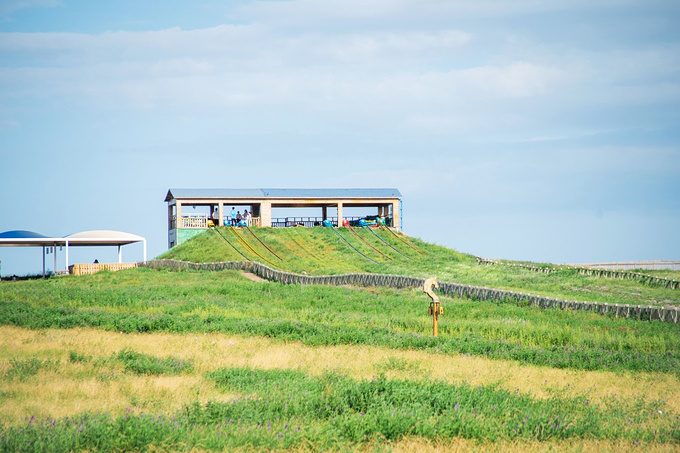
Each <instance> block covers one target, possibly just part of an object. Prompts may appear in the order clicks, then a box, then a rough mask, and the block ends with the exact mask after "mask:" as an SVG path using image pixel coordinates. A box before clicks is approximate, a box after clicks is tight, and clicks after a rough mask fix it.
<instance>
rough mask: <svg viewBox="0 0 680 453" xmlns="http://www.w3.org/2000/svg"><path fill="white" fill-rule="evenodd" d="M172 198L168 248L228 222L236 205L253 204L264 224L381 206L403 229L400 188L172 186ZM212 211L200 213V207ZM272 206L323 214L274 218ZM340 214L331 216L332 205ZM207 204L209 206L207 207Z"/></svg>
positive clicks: (315, 220) (312, 221)
mask: <svg viewBox="0 0 680 453" xmlns="http://www.w3.org/2000/svg"><path fill="white" fill-rule="evenodd" d="M165 201H166V202H167V203H168V248H172V247H174V246H175V245H178V244H181V243H182V242H184V241H186V240H187V239H189V238H191V237H193V236H195V235H196V234H198V233H201V232H202V231H204V230H205V229H207V228H208V227H209V226H210V225H214V224H217V225H227V224H229V222H230V221H231V216H230V215H229V212H230V210H231V207H232V206H239V207H241V206H245V207H249V209H250V212H251V214H252V225H255V226H262V227H287V226H316V225H321V224H322V222H323V221H324V220H328V221H330V222H332V223H333V224H334V225H336V226H337V225H342V221H343V220H345V219H347V220H352V218H349V217H347V216H344V215H343V208H355V207H361V208H375V209H376V211H375V212H376V216H378V217H383V218H385V219H386V222H387V224H388V225H389V226H391V227H392V228H396V229H398V230H400V229H401V203H402V195H401V193H399V191H398V190H397V189H392V188H389V189H384V188H377V189H376V188H374V189H170V190H169V191H168V194H167V195H166V197H165ZM199 206H202V207H208V211H209V214H208V213H205V212H203V213H199V214H195V213H194V212H195V209H187V208H196V207H199ZM272 208H319V209H320V216H318V217H286V218H272ZM329 208H331V209H335V210H336V212H337V215H336V216H334V217H329V215H328V213H329V211H328V209H329ZM204 209H205V208H204Z"/></svg>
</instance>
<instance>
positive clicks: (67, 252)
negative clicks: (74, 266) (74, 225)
mask: <svg viewBox="0 0 680 453" xmlns="http://www.w3.org/2000/svg"><path fill="white" fill-rule="evenodd" d="M66 271H67V272H68V239H67V240H66Z"/></svg>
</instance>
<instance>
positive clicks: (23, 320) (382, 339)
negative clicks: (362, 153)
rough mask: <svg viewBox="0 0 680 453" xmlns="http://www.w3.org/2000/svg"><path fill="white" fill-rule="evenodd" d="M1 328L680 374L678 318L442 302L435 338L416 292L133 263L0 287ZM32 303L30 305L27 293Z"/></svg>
mask: <svg viewBox="0 0 680 453" xmlns="http://www.w3.org/2000/svg"><path fill="white" fill-rule="evenodd" d="M2 299H3V300H4V301H5V302H4V303H2V304H0V323H2V324H5V325H16V326H21V327H28V328H70V327H78V326H88V327H96V328H101V329H106V330H113V331H121V332H141V333H143V332H223V333H231V334H243V335H251V336H267V337H271V338H277V339H280V340H284V341H301V342H303V343H304V344H308V345H332V344H366V345H378V346H387V347H392V348H399V349H421V350H428V351H436V352H438V353H442V354H456V353H463V354H473V355H481V356H487V357H490V358H497V359H512V360H517V361H520V362H522V363H528V364H536V365H544V366H550V367H557V368H573V369H583V370H595V369H607V370H628V371H658V372H666V373H676V374H677V373H680V335H679V334H678V328H677V326H675V325H671V324H668V323H661V322H645V321H634V320H627V319H616V318H612V317H606V316H602V315H599V314H594V313H589V312H571V311H561V310H557V309H551V310H541V309H539V308H535V307H523V306H520V305H518V304H510V303H493V302H475V301H470V300H458V299H452V298H447V297H444V298H442V302H443V304H444V306H445V308H446V314H445V316H443V317H442V318H441V319H440V326H439V332H440V336H439V338H433V337H432V336H431V332H432V324H431V323H432V320H431V318H430V317H429V316H427V306H428V303H429V299H428V298H427V296H426V295H425V294H423V293H422V292H420V291H417V290H393V289H387V288H378V289H372V288H366V289H357V288H344V287H322V286H299V285H289V286H286V285H282V284H278V283H258V282H252V281H250V280H247V279H245V278H243V277H241V276H240V275H239V273H238V272H236V271H223V272H195V271H184V272H170V271H155V270H151V269H144V268H140V269H134V270H129V271H122V272H118V273H100V274H96V275H92V276H84V277H68V278H60V279H52V280H48V281H26V282H16V283H15V284H12V285H7V286H6V287H4V288H3V292H2ZM26 299H28V300H26Z"/></svg>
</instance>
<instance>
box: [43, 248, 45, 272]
mask: <svg viewBox="0 0 680 453" xmlns="http://www.w3.org/2000/svg"><path fill="white" fill-rule="evenodd" d="M43 278H45V246H44V245H43Z"/></svg>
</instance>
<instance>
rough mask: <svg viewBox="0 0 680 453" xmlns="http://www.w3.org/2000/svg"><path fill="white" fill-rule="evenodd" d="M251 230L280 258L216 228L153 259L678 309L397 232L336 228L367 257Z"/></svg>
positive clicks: (668, 300) (298, 231) (637, 292)
mask: <svg viewBox="0 0 680 453" xmlns="http://www.w3.org/2000/svg"><path fill="white" fill-rule="evenodd" d="M253 231H254V232H255V234H256V236H257V237H258V238H259V239H260V240H262V242H263V243H264V244H266V245H267V247H269V248H270V249H271V250H272V251H273V252H274V253H275V254H276V255H278V256H279V257H281V258H283V259H282V260H279V259H278V258H276V257H275V256H274V255H273V254H272V253H271V252H270V251H269V250H267V248H265V247H264V246H263V245H261V244H260V243H259V242H258V240H257V239H255V238H254V237H253V236H252V235H250V233H249V232H247V231H245V230H239V234H240V235H241V237H242V239H243V241H245V242H246V243H247V244H248V246H249V247H251V248H252V250H249V249H248V246H246V245H244V244H243V243H242V242H241V241H240V240H239V238H238V237H236V236H234V234H233V233H231V232H230V231H228V230H227V229H225V228H220V229H219V231H215V230H209V231H207V232H206V233H205V234H201V235H199V236H196V237H195V238H192V239H191V240H190V241H188V242H186V243H184V244H181V245H180V246H178V247H175V248H173V249H171V250H169V251H168V252H166V253H164V254H163V255H161V256H160V257H159V258H171V259H177V260H185V261H191V262H215V261H239V260H244V256H245V257H246V258H247V259H248V260H253V261H259V262H261V263H263V264H267V265H270V266H272V267H277V268H280V269H284V270H287V271H291V272H297V273H308V274H313V275H324V274H341V273H352V272H372V273H386V274H398V275H410V276H414V277H431V276H436V277H437V278H438V279H439V280H440V281H452V282H457V283H463V284H469V285H476V286H487V287H493V288H497V289H506V290H513V291H518V292H525V293H531V294H535V295H541V296H550V297H556V298H560V299H568V300H581V301H591V302H609V303H619V304H633V305H638V304H645V305H658V304H660V305H680V291H678V290H673V289H666V288H662V287H659V286H655V285H651V284H644V283H641V282H638V281H633V280H618V279H611V278H598V277H593V276H584V275H579V274H578V273H577V272H576V271H575V270H573V269H571V270H570V269H561V270H558V271H557V272H554V273H551V274H540V273H536V272H534V271H531V270H528V269H524V268H519V267H517V268H514V267H508V266H485V265H479V264H477V260H476V257H475V256H473V255H469V254H464V253H460V252H457V251H455V250H452V249H449V248H446V247H442V246H438V245H435V244H430V243H427V242H424V241H422V240H420V239H417V238H413V237H408V236H405V235H402V234H400V235H399V236H400V238H397V237H395V236H394V235H392V234H391V233H388V232H386V231H376V232H375V234H373V233H371V232H370V231H368V230H365V229H361V228H359V229H355V231H356V232H357V234H359V235H360V236H361V239H360V238H359V237H357V236H355V235H354V234H353V233H352V232H350V231H349V230H347V229H345V228H340V229H339V231H340V233H341V234H342V235H343V236H344V237H345V238H346V239H347V240H348V241H349V242H350V243H351V244H352V246H354V247H356V249H357V250H358V251H359V252H361V253H363V254H364V255H365V256H362V255H361V254H360V253H358V252H357V251H355V250H354V249H352V247H351V246H350V245H349V244H348V243H347V242H345V241H344V240H343V239H342V238H340V237H339V236H338V235H337V234H335V233H334V232H333V230H332V229H330V228H323V227H319V228H285V229H274V228H253ZM376 234H377V235H378V236H380V239H379V238H378V237H376ZM383 241H384V242H383ZM230 243H231V244H233V247H232V245H230ZM386 243H387V244H389V245H387V244H386ZM376 249H377V250H376ZM253 251H254V252H257V254H259V255H260V256H258V255H257V254H256V253H253ZM239 252H240V253H239ZM241 254H243V255H241ZM263 258H264V259H263ZM369 258H370V259H369ZM371 260H373V261H371ZM664 277H666V278H680V272H670V271H669V272H666V273H665V274H664Z"/></svg>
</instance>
